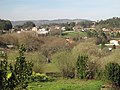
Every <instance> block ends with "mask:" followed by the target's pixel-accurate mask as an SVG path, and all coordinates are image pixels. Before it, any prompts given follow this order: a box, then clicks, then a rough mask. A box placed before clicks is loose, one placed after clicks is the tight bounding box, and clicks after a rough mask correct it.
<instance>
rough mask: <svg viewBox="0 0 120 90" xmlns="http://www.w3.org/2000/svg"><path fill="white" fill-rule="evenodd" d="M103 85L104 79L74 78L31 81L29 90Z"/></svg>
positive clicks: (92, 89) (90, 88)
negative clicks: (86, 79)
mask: <svg viewBox="0 0 120 90" xmlns="http://www.w3.org/2000/svg"><path fill="white" fill-rule="evenodd" d="M102 85H103V81H95V80H88V81H83V80H76V79H72V80H58V81H54V82H40V83H30V84H29V86H28V90H100V89H101V86H102Z"/></svg>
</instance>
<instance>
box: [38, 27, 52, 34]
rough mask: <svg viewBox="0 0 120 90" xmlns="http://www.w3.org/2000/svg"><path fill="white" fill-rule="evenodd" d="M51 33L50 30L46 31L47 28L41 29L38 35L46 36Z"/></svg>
mask: <svg viewBox="0 0 120 90" xmlns="http://www.w3.org/2000/svg"><path fill="white" fill-rule="evenodd" d="M49 32H50V30H46V29H45V28H42V29H39V30H38V31H36V33H37V34H43V35H46V34H48V33H49Z"/></svg>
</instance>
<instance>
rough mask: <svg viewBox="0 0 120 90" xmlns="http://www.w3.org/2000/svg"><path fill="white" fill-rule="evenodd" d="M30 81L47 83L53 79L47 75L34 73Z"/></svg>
mask: <svg viewBox="0 0 120 90" xmlns="http://www.w3.org/2000/svg"><path fill="white" fill-rule="evenodd" d="M29 80H30V81H31V82H47V81H52V79H51V78H49V77H48V76H47V75H45V74H40V73H34V74H33V75H31V76H30V77H29Z"/></svg>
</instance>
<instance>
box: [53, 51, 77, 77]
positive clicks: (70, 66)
mask: <svg viewBox="0 0 120 90" xmlns="http://www.w3.org/2000/svg"><path fill="white" fill-rule="evenodd" d="M53 61H54V62H55V64H56V65H57V67H58V69H59V70H60V72H61V75H62V76H63V77H64V78H74V77H75V59H74V56H73V55H72V53H70V52H67V51H63V52H59V53H56V54H55V55H54V56H53Z"/></svg>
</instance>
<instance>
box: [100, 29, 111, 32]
mask: <svg viewBox="0 0 120 90" xmlns="http://www.w3.org/2000/svg"><path fill="white" fill-rule="evenodd" d="M102 31H104V32H110V30H109V29H106V28H102Z"/></svg>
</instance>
